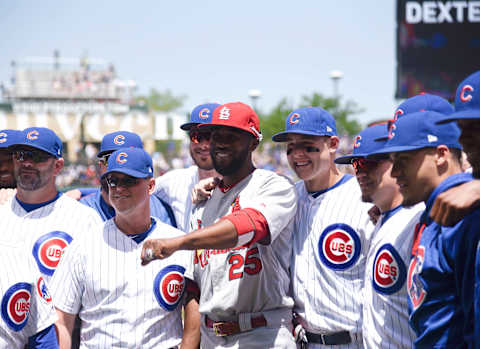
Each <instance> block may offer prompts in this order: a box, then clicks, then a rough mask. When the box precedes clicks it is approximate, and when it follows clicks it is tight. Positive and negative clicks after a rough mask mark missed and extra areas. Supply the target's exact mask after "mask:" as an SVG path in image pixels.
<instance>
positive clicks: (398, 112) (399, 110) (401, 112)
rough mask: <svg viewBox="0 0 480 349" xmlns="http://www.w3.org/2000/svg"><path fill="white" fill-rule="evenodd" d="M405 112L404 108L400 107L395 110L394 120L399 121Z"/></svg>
mask: <svg viewBox="0 0 480 349" xmlns="http://www.w3.org/2000/svg"><path fill="white" fill-rule="evenodd" d="M403 114H405V112H404V111H403V110H402V109H400V108H398V109H397V110H396V111H395V114H393V121H397V120H398V118H399V117H400V116H402V115H403Z"/></svg>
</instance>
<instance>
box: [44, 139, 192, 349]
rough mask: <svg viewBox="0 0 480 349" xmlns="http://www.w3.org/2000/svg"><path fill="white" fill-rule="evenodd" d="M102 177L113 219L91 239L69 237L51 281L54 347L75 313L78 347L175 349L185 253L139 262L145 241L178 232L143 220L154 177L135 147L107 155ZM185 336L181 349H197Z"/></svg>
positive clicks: (186, 270)
mask: <svg viewBox="0 0 480 349" xmlns="http://www.w3.org/2000/svg"><path fill="white" fill-rule="evenodd" d="M102 178H103V179H105V180H106V182H107V184H108V186H109V199H110V202H111V203H112V205H113V207H114V208H115V211H116V215H115V217H114V218H113V219H110V220H108V221H106V222H104V223H102V224H100V225H99V226H98V227H97V229H96V230H95V231H94V233H93V234H85V235H84V236H82V237H80V238H78V239H75V241H74V242H73V243H72V245H71V246H70V248H69V250H68V251H67V252H66V253H65V256H64V258H63V259H62V262H61V263H60V265H59V267H58V269H57V272H56V273H55V275H54V277H53V279H52V282H51V290H52V294H53V296H54V298H55V307H56V308H57V313H58V316H59V321H58V322H57V329H58V332H59V338H60V345H61V347H62V348H69V346H70V340H71V334H72V329H73V323H74V318H75V314H79V315H80V319H81V322H82V326H81V335H80V340H81V342H80V346H81V347H95V348H140V347H141V348H177V346H178V345H179V344H180V342H181V339H182V318H181V308H182V307H181V304H182V301H183V298H182V296H183V293H184V291H185V287H186V277H190V278H192V276H191V274H192V263H191V262H192V259H193V257H192V254H191V253H187V252H186V251H183V252H180V253H177V254H175V255H173V256H171V257H169V258H167V259H163V260H157V261H154V262H152V263H151V264H149V265H148V266H146V267H143V266H141V265H140V263H139V260H140V252H141V251H142V246H143V244H144V242H145V239H152V238H160V237H178V236H182V235H184V234H185V233H184V232H182V231H180V230H177V229H175V228H173V227H171V226H169V225H167V224H165V223H162V222H160V221H159V220H158V219H156V218H154V217H151V215H150V207H149V205H150V199H149V198H150V194H151V193H152V192H153V190H154V186H155V180H154V179H153V166H152V159H151V157H150V156H149V155H148V154H147V153H146V152H145V151H144V150H143V149H139V148H123V149H120V150H118V151H115V152H114V153H112V154H111V156H110V158H109V160H108V170H107V171H106V172H105V173H104V174H103V176H102ZM185 309H186V310H185V328H186V332H185V335H186V336H191V334H190V335H189V333H188V330H189V329H190V333H191V332H192V331H191V328H190V319H191V314H190V313H191V311H190V309H191V308H190V307H188V306H187V307H186V308H185ZM194 310H196V308H194ZM197 330H198V329H197ZM193 333H194V336H193V338H189V339H190V342H189V341H188V340H187V339H185V340H184V342H182V348H193V347H195V345H198V341H199V338H198V335H196V334H195V331H193Z"/></svg>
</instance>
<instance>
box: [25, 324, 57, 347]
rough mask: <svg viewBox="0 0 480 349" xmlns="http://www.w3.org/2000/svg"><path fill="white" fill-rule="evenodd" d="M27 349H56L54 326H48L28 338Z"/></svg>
mask: <svg viewBox="0 0 480 349" xmlns="http://www.w3.org/2000/svg"><path fill="white" fill-rule="evenodd" d="M28 348H30V349H57V348H59V346H58V341H57V332H56V331H55V326H54V325H50V326H48V327H47V328H46V329H44V330H42V331H40V332H38V333H36V334H34V335H33V336H31V337H29V338H28Z"/></svg>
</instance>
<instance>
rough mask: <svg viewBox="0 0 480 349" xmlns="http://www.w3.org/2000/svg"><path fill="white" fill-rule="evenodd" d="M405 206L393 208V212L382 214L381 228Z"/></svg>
mask: <svg viewBox="0 0 480 349" xmlns="http://www.w3.org/2000/svg"><path fill="white" fill-rule="evenodd" d="M402 207H403V206H402V205H399V206H397V207H395V208H392V209H391V210H389V211H386V212H383V213H382V217H381V223H380V226H382V225H384V224H385V222H386V221H388V220H389V219H390V218H391V217H393V216H394V215H395V213H397V212H398V211H400V209H401V208H402Z"/></svg>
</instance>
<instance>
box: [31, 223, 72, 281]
mask: <svg viewBox="0 0 480 349" xmlns="http://www.w3.org/2000/svg"><path fill="white" fill-rule="evenodd" d="M72 240H73V238H72V237H71V236H70V235H68V234H67V233H65V232H63V231H52V232H50V233H47V234H45V235H43V236H41V237H40V238H39V239H38V240H37V241H36V242H35V244H34V245H33V250H32V253H33V257H34V258H35V260H36V261H37V264H38V268H39V269H40V272H42V273H43V274H46V275H49V276H52V275H53V272H54V271H55V269H56V268H57V265H58V263H59V262H60V258H62V255H63V252H64V249H65V247H67V246H68V245H69V244H70V243H71V242H72Z"/></svg>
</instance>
